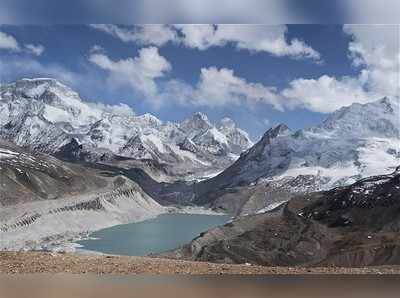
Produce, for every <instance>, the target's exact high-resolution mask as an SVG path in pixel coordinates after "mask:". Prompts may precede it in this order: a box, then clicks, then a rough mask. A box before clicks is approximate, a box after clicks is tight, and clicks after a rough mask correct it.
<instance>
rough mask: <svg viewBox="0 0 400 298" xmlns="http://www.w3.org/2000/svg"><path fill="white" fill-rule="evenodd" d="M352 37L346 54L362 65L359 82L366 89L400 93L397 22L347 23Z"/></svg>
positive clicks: (391, 94)
mask: <svg viewBox="0 0 400 298" xmlns="http://www.w3.org/2000/svg"><path fill="white" fill-rule="evenodd" d="M343 30H344V32H346V33H347V34H349V35H350V36H351V38H352V41H351V42H350V44H349V55H350V58H351V59H352V61H353V65H354V66H356V67H360V68H361V82H362V83H363V84H364V85H365V88H367V89H368V90H373V91H375V92H379V93H381V94H382V95H388V96H396V95H397V96H399V94H398V92H399V89H398V88H399V71H400V45H399V36H400V27H399V26H397V25H346V26H344V27H343Z"/></svg>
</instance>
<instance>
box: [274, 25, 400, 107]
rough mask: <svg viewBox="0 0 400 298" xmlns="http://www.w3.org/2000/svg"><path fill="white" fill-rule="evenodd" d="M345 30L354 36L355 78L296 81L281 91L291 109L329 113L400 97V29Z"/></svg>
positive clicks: (351, 52) (351, 47)
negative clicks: (358, 104) (303, 108)
mask: <svg viewBox="0 0 400 298" xmlns="http://www.w3.org/2000/svg"><path fill="white" fill-rule="evenodd" d="M343 30H344V32H345V33H346V34H348V35H349V36H350V37H351V41H350V43H349V46H348V52H349V58H350V61H351V63H352V64H353V66H354V67H356V68H357V69H358V70H359V73H358V74H357V75H356V76H354V77H348V76H345V77H338V78H336V77H333V76H329V75H324V76H321V77H319V78H316V79H303V78H299V79H295V80H293V81H292V82H290V84H289V86H288V87H287V88H286V89H285V90H283V92H282V95H283V96H284V97H285V98H286V99H287V101H288V102H289V103H290V105H291V107H296V106H302V107H305V108H307V109H310V110H312V111H315V112H322V113H329V112H333V111H335V110H336V109H338V108H340V107H342V106H348V105H351V104H352V103H355V102H357V103H366V102H370V101H374V100H377V99H379V98H381V97H384V96H391V97H396V96H397V97H398V96H400V94H399V90H400V89H399V70H400V53H399V50H400V49H399V43H398V41H399V36H400V35H399V27H398V26H394V25H346V26H344V27H343Z"/></svg>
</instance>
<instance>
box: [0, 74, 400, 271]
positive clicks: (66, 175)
mask: <svg viewBox="0 0 400 298" xmlns="http://www.w3.org/2000/svg"><path fill="white" fill-rule="evenodd" d="M0 139H1V140H0V178H1V180H2V181H7V183H5V184H4V183H3V184H2V185H1V186H0V195H1V197H0V205H1V206H2V210H1V211H0V212H1V213H0V215H1V218H2V220H1V221H0V230H1V231H2V233H3V235H7V239H8V242H7V243H8V244H7V245H6V244H5V243H6V242H4V243H3V247H4V245H6V247H9V248H10V247H11V248H21V247H26V246H27V244H26V241H31V242H32V243H33V244H29V245H28V246H29V247H31V248H38V247H39V248H40V247H42V245H43V241H44V239H45V240H46V241H45V243H46V244H45V245H47V244H49V243H53V242H54V241H56V242H57V240H59V239H65V238H66V237H67V238H68V237H69V238H71V239H72V238H73V237H76V236H77V235H82V234H85V233H89V232H90V231H93V230H96V229H100V228H103V227H106V226H110V225H114V224H119V223H125V222H129V221H135V220H143V219H145V218H149V217H152V216H156V215H158V214H161V213H165V212H170V211H171V210H173V209H171V208H175V207H177V206H178V207H182V206H201V207H206V208H210V209H213V210H214V211H218V212H224V213H228V214H231V215H234V216H238V218H237V219H235V221H234V222H233V224H232V225H233V228H232V225H230V224H228V225H227V226H225V227H220V228H217V230H216V231H219V232H217V233H214V232H213V230H212V231H210V232H207V233H206V234H205V235H206V238H207V239H206V241H203V240H204V237H200V238H199V240H194V241H193V242H192V244H191V247H190V249H189V248H188V247H186V248H185V250H184V251H178V252H176V253H177V254H178V255H185V257H187V258H191V259H199V260H200V259H201V260H211V261H221V260H222V259H223V258H224V260H228V261H230V262H241V261H243V260H245V259H246V258H244V257H243V255H241V252H242V251H245V250H243V246H244V244H243V243H244V242H243V241H244V239H250V240H251V239H253V238H252V237H251V235H253V234H255V235H258V236H257V237H255V238H254V239H253V240H254V242H251V243H252V244H251V245H254V247H256V248H257V247H259V246H262V245H267V244H268V245H272V246H273V247H280V244H279V245H278V244H276V243H270V242H268V243H266V242H265V241H264V240H262V241H261V242H259V241H260V239H261V238H260V237H261V236H260V237H259V235H260V234H262V233H263V231H264V232H265V229H266V231H267V232H265V235H264V234H263V235H264V236H265V237H272V236H271V233H272V232H271V233H269V232H268V231H269V230H268V229H269V228H268V226H269V225H273V224H277V227H279V226H282V227H283V224H282V223H283V222H285V223H287V224H288V225H289V226H290V224H291V223H292V221H291V220H292V217H293V216H294V215H296V216H297V217H300V218H297V217H296V220H295V221H293V223H295V224H296V225H295V226H294V227H293V229H295V228H296V229H297V228H299V227H304V225H303V224H298V223H299V222H302V221H303V220H306V219H307V220H313V221H312V227H314V224H315V222H316V221H318V219H315V218H309V217H307V218H306V219H303V217H302V215H298V213H304V214H306V213H307V214H311V216H314V215H313V212H314V211H316V212H320V211H319V209H318V208H319V207H318V206H320V205H321V206H322V205H324V204H325V203H324V202H330V200H331V198H333V197H335V198H336V197H337V196H342V195H341V194H343V196H345V195H344V194H346V196H347V197H350V196H351V194H350V193H351V192H353V190H354V189H356V188H355V185H358V184H357V183H361V182H360V181H367V182H365V183H369V184H373V187H374V189H375V188H379V187H380V186H379V185H381V184H383V183H384V182H383V180H384V181H388V180H390V181H392V182H393V181H395V182H396V181H398V175H397V174H390V173H392V172H393V171H394V170H395V169H396V167H397V166H398V165H399V164H400V104H399V98H388V97H385V98H382V99H379V100H377V101H375V102H370V103H366V104H358V103H355V104H352V105H350V106H347V107H343V108H341V109H339V110H338V111H336V112H334V113H332V114H330V115H328V116H327V118H326V120H325V121H323V122H322V123H321V124H319V125H317V126H315V127H311V128H305V129H301V130H297V131H292V130H291V129H290V128H289V127H287V126H286V125H285V124H279V125H276V126H274V127H271V128H270V129H269V130H268V131H266V133H265V134H264V135H263V136H262V138H261V139H260V140H259V141H258V142H256V143H255V144H253V142H252V141H251V139H250V138H249V135H248V133H246V132H245V131H243V130H241V129H240V128H238V127H237V125H236V124H235V123H234V121H232V120H231V119H229V118H224V119H222V120H221V121H219V123H217V124H213V123H211V122H210V121H209V119H208V118H207V116H206V115H205V114H202V113H195V114H193V115H192V116H190V117H189V118H187V119H185V120H184V121H182V122H181V123H173V122H163V121H161V120H159V119H157V118H156V117H155V116H153V115H150V114H144V115H135V114H134V112H133V111H132V110H131V109H130V108H128V107H127V106H124V105H119V106H108V105H103V104H94V103H89V102H87V101H84V100H82V99H81V98H80V96H79V95H78V93H76V92H75V91H73V90H72V89H71V88H69V87H67V86H65V85H64V84H62V83H60V82H58V81H56V80H54V79H45V78H39V79H22V80H19V81H16V82H14V83H9V84H5V85H1V86H0ZM396 173H398V172H396ZM375 175H388V176H379V177H384V178H382V179H383V180H380V178H379V179H375V178H371V179H370V180H363V179H364V178H366V177H371V176H375ZM390 175H392V176H390ZM385 179H386V180H385ZM396 179H397V180H396ZM392 182H390V183H392ZM362 183H364V182H362ZM385 183H386V182H385ZM396 183H397V182H396ZM396 183H392V184H390V185H391V187H392V188H395V187H397V186H398V184H396ZM349 185H350V186H349ZM343 187H345V188H343ZM346 187H347V188H346ZM349 187H350V188H349ZM349 189H350V190H349ZM379 189H380V188H379ZM385 189H386V188H385ZM396 189H397V188H396ZM336 192H337V193H338V194H337V195H336ZM374 193H375V192H374ZM394 194H395V195H396V196H397V195H398V194H397V192H395V193H394ZM376 197H379V195H377V196H376ZM297 198H302V199H297ZM299 200H300V201H299ZM308 201H310V202H311V201H312V202H314V201H315V202H318V203H315V204H316V205H315V206H314V205H312V206H311V205H309V203H308ZM298 202H301V203H298ZM341 204H347V203H341ZM170 205H173V207H166V206H170ZM299 206H300V207H299ZM343 206H344V207H346V206H347V205H343ZM368 206H369V205H368ZM391 206H392V205H391ZM276 208H278V209H276ZM313 208H314V209H315V210H314V209H313ZM292 209H293V210H295V211H293V212H289V211H290V210H292ZM317 209H318V210H317ZM271 210H275V211H276V210H280V211H279V212H281V211H282V212H283V214H284V215H281V213H279V214H280V215H279V216H277V217H276V216H275V215H274V214H276V213H275V211H274V212H272V213H271V212H270V211H271ZM288 210H289V211H288ZM307 210H308V211H307ZM309 210H312V211H310V212H311V213H310V212H309ZM349 210H350V209H349ZM351 210H353V209H351ZM385 210H386V209H385ZM385 210H384V212H386V211H385ZM175 211H176V209H175ZM325 211H326V210H325ZM325 211H324V212H325ZM328 211H329V212H333V211H332V210H330V209H329V210H328ZM288 212H289V213H290V214H289V215H288ZM296 212H297V213H296ZM329 212H328V213H329ZM335 212H336V211H335ZM346 212H347V211H346ZM349 212H350V211H349ZM339 213H340V212H339ZM339 213H338V214H339ZM350 213H351V212H350ZM335 214H336V213H335ZM357 214H358V213H357ZM357 214H356V213H355V215H354V216H356V217H357V216H358V215H357ZM360 214H361V213H360ZM286 215H288V217H285V216H286ZM347 215H348V214H347V213H345V212H344V213H340V214H339V215H338V216H337V217H336V218H332V219H330V220H329V224H331V221H340V220H341V219H340V218H342V217H343V218H347V217H346V216H347ZM370 215H371V214H369V213H368V214H367V216H370ZM375 215H377V214H375V213H374V216H375ZM282 216H284V217H283V218H282ZM307 216H308V215H307ZM343 218H342V219H343ZM357 220H358V218H353V219H351V221H352V222H356V221H357ZM342 221H345V219H343V220H342ZM236 223H239V224H236ZM264 223H265V224H264ZM324 224H325V222H324ZM385 224H386V223H385ZM387 224H388V223H387ZM49 226H51V227H52V228H51V229H50V228H48V227H49ZM69 226H70V227H69ZM289 226H288V227H285V228H282V231H283V232H282V231H280V232H276V231H275V230H274V231H273V235H275V233H278V235H281V234H282V233H288V235H291V233H292V234H293V235H297V234H296V233H298V230H296V231H294V230H290V229H292V227H289ZM380 227H381V226H380ZM382 227H383V226H382ZM231 228H232V229H231ZM236 228H237V229H236ZM345 228H346V227H345ZM218 229H220V230H218ZM318 229H320V230H318V233H323V232H324V231H328V230H326V228H325V227H323V226H321V225H318ZM67 231H70V232H69V233H68V232H67ZM240 231H246V232H249V234H243V235H245V236H243V235H239V234H240V233H239V232H240ZM271 231H272V230H271ZM220 232H221V233H222V234H221V233H220ZM281 232H282V233H281ZM369 232H370V231H369V230H368V233H369ZM4 233H6V234H4ZM316 234H317V233H315V235H316ZM224 235H228V236H229V235H230V236H229V237H231V236H232V237H231V238H229V239H228V240H226V238H225V236H224ZM249 235H250V236H249ZM313 235H314V234H313ZM320 235H321V234H318V237H320ZM337 235H338V234H335V235H334V236H335V237H336V236H337ZM340 235H342V234H340ZM385 235H386V234H385ZM242 236H243V237H244V238H242ZM264 236H262V237H264ZM246 237H249V238H246ZM310 237H312V236H310ZM340 237H341V236H340ZM340 237H339V238H340ZM262 239H264V238H262ZM296 239H297V238H296ZM225 240H226V241H227V242H224V241H225ZM231 240H233V241H234V243H236V244H237V247H238V250H236V249H234V248H231ZM271 241H272V240H271ZM309 241H311V240H306V241H305V242H304V243H303V242H301V241H300V240H299V241H298V242H296V243H294V242H290V241H289V242H290V243H289V242H285V243H286V244H285V245H289V246H292V245H303V244H304V245H305V248H304V249H302V250H301V251H300V252H298V251H295V250H290V249H287V252H289V253H294V254H297V253H301V254H302V257H298V256H297V257H293V258H292V259H287V258H286V259H285V258H283V259H282V256H281V255H279V254H278V253H277V254H276V255H268V256H260V255H259V254H260V251H258V250H257V249H255V248H254V247H252V248H249V249H253V248H254V251H252V252H251V251H246V255H247V256H250V255H256V256H257V257H256V259H252V260H251V261H252V262H258V263H263V264H269V263H271V264H272V263H274V264H278V263H279V264H300V263H301V264H303V263H304V264H305V263H307V262H308V261H307V260H308V259H307V258H306V256H305V255H304V254H308V253H309V252H308V251H309V249H308V248H307V247H309V245H311V244H310V243H309ZM311 242H312V241H311ZM228 243H229V247H228ZM312 243H313V245H314V244H315V245H325V242H324V243H322V242H318V241H317V242H312ZM316 243H318V244H316ZM236 244H235V245H236ZM276 245H278V246H276ZM346 245H347V244H346ZM205 247H209V248H207V249H206V248H205ZM324 249H325V248H324ZM335 249H336V248H335ZM206 252H207V254H206ZM324 254H325V255H324V256H325V258H322V257H321V258H318V262H321V263H323V262H325V260H327V255H329V253H328V252H327V250H324ZM174 256H176V255H174ZM239 256H240V257H239ZM329 257H330V258H333V256H331V255H330V256H329ZM280 260H281V261H280ZM314 260H316V259H314ZM332 263H333V261H332ZM339 263H340V262H339ZM307 264H308V263H307ZM335 264H336V263H335Z"/></svg>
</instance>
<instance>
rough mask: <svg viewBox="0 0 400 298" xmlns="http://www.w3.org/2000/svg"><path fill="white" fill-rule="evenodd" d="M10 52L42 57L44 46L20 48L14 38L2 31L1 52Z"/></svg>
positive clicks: (0, 39) (28, 45)
mask: <svg viewBox="0 0 400 298" xmlns="http://www.w3.org/2000/svg"><path fill="white" fill-rule="evenodd" d="M1 49H3V50H9V51H12V52H15V53H27V54H32V55H35V56H40V55H42V53H43V52H44V50H45V49H44V46H42V45H34V44H25V45H23V46H20V44H19V43H18V41H17V40H16V39H15V37H14V36H11V35H9V34H6V33H4V32H1V31H0V50H1Z"/></svg>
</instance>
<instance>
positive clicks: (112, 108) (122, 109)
mask: <svg viewBox="0 0 400 298" xmlns="http://www.w3.org/2000/svg"><path fill="white" fill-rule="evenodd" d="M87 104H88V105H89V106H91V107H93V108H95V109H99V110H102V111H105V112H107V113H111V114H116V115H120V116H134V115H135V112H134V111H133V109H132V108H131V107H130V106H128V105H126V104H123V103H119V104H117V105H108V104H103V103H100V102H97V103H87Z"/></svg>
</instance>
